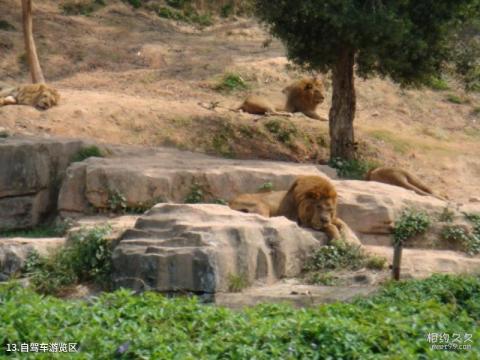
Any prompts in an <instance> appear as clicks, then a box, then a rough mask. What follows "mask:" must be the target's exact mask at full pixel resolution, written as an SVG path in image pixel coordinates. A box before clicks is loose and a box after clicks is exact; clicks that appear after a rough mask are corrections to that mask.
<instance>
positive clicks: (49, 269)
mask: <svg viewBox="0 0 480 360" xmlns="http://www.w3.org/2000/svg"><path fill="white" fill-rule="evenodd" d="M110 230H111V229H110V227H108V226H104V227H95V228H93V229H81V230H79V231H78V232H75V233H73V234H71V235H70V236H69V241H68V244H69V245H67V246H66V247H65V248H63V249H60V250H59V251H58V252H57V253H55V254H54V255H53V256H50V257H44V258H43V257H40V256H39V255H38V253H35V252H33V253H31V254H30V256H29V257H28V259H27V264H26V268H25V273H26V274H27V275H28V276H29V278H30V284H31V286H32V287H33V289H35V290H36V291H38V292H40V293H42V294H60V293H61V292H62V291H63V290H64V289H65V288H66V287H69V286H71V285H75V284H76V283H79V282H88V281H94V282H97V283H99V284H102V285H103V286H107V287H108V285H109V282H110V273H111V268H112V263H111V261H112V260H111V249H110V244H109V243H108V242H107V240H105V237H106V236H107V235H108V234H109V233H110Z"/></svg>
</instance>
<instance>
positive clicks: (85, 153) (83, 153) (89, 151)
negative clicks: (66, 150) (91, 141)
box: [73, 145, 103, 162]
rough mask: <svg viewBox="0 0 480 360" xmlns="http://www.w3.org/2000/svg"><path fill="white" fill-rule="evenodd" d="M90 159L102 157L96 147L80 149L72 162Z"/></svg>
mask: <svg viewBox="0 0 480 360" xmlns="http://www.w3.org/2000/svg"><path fill="white" fill-rule="evenodd" d="M90 157H103V154H102V151H101V150H100V149H99V148H98V146H96V145H92V146H87V147H84V148H82V149H80V150H79V151H78V152H77V153H76V154H75V156H74V157H73V162H79V161H83V160H85V159H88V158H90Z"/></svg>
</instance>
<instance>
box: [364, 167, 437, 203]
mask: <svg viewBox="0 0 480 360" xmlns="http://www.w3.org/2000/svg"><path fill="white" fill-rule="evenodd" d="M365 180H367V181H377V182H381V183H384V184H390V185H394V186H400V187H403V188H404V189H408V190H412V191H414V192H415V193H417V194H419V195H424V196H433V197H436V198H438V199H440V200H446V199H445V198H444V197H441V196H439V195H436V194H435V193H434V192H433V190H432V189H431V188H429V187H428V186H427V185H425V184H424V183H422V182H421V181H420V180H419V179H418V178H417V177H415V176H413V175H412V174H410V173H409V172H408V171H406V170H403V169H400V168H395V167H378V168H374V169H371V170H370V171H368V173H367V175H366V176H365Z"/></svg>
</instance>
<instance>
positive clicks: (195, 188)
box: [185, 183, 205, 204]
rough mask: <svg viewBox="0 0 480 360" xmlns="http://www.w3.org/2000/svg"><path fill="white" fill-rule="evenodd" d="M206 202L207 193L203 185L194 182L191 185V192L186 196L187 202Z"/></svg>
mask: <svg viewBox="0 0 480 360" xmlns="http://www.w3.org/2000/svg"><path fill="white" fill-rule="evenodd" d="M203 202H205V193H204V190H203V189H202V187H201V186H200V185H199V184H197V183H193V184H192V186H191V187H190V192H189V193H188V195H187V197H186V198H185V203H186V204H199V203H203Z"/></svg>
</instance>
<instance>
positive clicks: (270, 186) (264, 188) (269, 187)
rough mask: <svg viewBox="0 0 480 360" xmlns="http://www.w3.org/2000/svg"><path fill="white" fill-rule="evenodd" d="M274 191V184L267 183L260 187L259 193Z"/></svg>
mask: <svg viewBox="0 0 480 360" xmlns="http://www.w3.org/2000/svg"><path fill="white" fill-rule="evenodd" d="M272 190H273V183H272V182H271V181H267V182H265V183H263V184H262V185H260V187H259V188H258V191H272Z"/></svg>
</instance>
